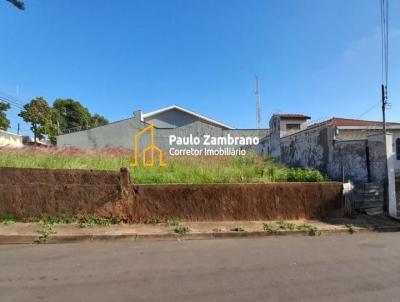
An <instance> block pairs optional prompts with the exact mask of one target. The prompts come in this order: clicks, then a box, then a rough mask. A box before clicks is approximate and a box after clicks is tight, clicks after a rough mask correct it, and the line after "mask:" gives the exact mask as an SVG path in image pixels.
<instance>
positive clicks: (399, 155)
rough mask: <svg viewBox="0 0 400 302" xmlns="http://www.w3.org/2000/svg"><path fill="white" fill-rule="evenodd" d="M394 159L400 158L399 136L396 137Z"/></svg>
mask: <svg viewBox="0 0 400 302" xmlns="http://www.w3.org/2000/svg"><path fill="white" fill-rule="evenodd" d="M396 159H397V160H400V138H398V139H396Z"/></svg>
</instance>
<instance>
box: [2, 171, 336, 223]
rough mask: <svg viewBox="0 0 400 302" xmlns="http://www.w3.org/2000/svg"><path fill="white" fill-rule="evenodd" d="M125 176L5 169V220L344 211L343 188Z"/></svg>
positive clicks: (267, 216) (291, 215)
mask: <svg viewBox="0 0 400 302" xmlns="http://www.w3.org/2000/svg"><path fill="white" fill-rule="evenodd" d="M121 183H124V178H123V177H122V178H121V176H120V175H119V173H112V172H99V171H88V170H82V171H81V170H47V169H13V168H0V215H2V214H14V215H17V216H18V217H20V218H27V217H32V216H40V215H59V214H72V215H83V214H96V215H99V216H103V217H114V218H121V219H124V220H126V221H129V222H145V221H154V220H161V219H165V218H171V217H177V218H180V219H183V220H191V221H207V220H271V219H281V218H285V219H296V218H319V217H322V216H326V215H327V214H328V213H332V212H333V211H338V210H340V208H341V202H342V188H341V184H340V183H336V182H328V183H268V184H164V185H132V184H128V185H127V186H126V187H125V188H124V189H123V190H121Z"/></svg>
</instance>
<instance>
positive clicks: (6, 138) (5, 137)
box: [0, 130, 23, 148]
mask: <svg viewBox="0 0 400 302" xmlns="http://www.w3.org/2000/svg"><path fill="white" fill-rule="evenodd" d="M5 146H7V147H13V148H21V147H23V143H22V136H20V135H18V134H14V133H10V132H7V131H3V130H0V147H5Z"/></svg>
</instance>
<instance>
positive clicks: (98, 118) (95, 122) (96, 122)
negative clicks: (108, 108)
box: [90, 113, 108, 127]
mask: <svg viewBox="0 0 400 302" xmlns="http://www.w3.org/2000/svg"><path fill="white" fill-rule="evenodd" d="M107 124H108V120H107V119H106V118H105V117H104V116H102V115H100V114H97V113H95V114H94V115H93V116H92V117H91V119H90V126H91V127H98V126H104V125H107Z"/></svg>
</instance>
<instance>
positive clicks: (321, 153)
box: [254, 114, 400, 183]
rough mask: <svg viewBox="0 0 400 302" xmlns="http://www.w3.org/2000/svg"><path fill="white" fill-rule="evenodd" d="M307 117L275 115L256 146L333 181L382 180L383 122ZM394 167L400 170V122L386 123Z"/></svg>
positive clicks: (276, 157)
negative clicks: (319, 120) (267, 131)
mask: <svg viewBox="0 0 400 302" xmlns="http://www.w3.org/2000/svg"><path fill="white" fill-rule="evenodd" d="M308 119H309V117H308V116H304V115H298V114H294V115H293V114H276V115H273V116H272V117H271V120H270V133H269V134H268V135H267V136H266V137H264V138H262V139H261V141H260V144H259V145H258V146H257V147H255V148H254V149H255V151H256V152H257V153H259V154H264V155H269V156H272V157H273V158H275V159H277V160H279V161H280V162H282V163H285V164H288V165H290V166H301V167H310V168H316V169H319V170H321V171H324V172H325V173H327V174H328V175H329V176H330V177H331V178H332V179H334V180H342V178H343V177H344V178H345V179H346V180H352V181H354V182H359V183H365V182H370V181H372V182H382V181H383V177H384V159H385V156H386V155H385V153H384V152H383V150H384V145H383V136H382V133H383V132H382V122H377V121H364V120H356V119H345V118H336V117H335V118H331V119H329V120H326V121H323V122H320V123H315V124H311V125H307V123H306V121H307V120H308ZM387 132H388V133H390V134H391V136H392V141H393V144H392V150H391V151H392V152H393V154H394V168H395V170H396V172H397V173H398V174H399V173H400V123H387Z"/></svg>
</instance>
